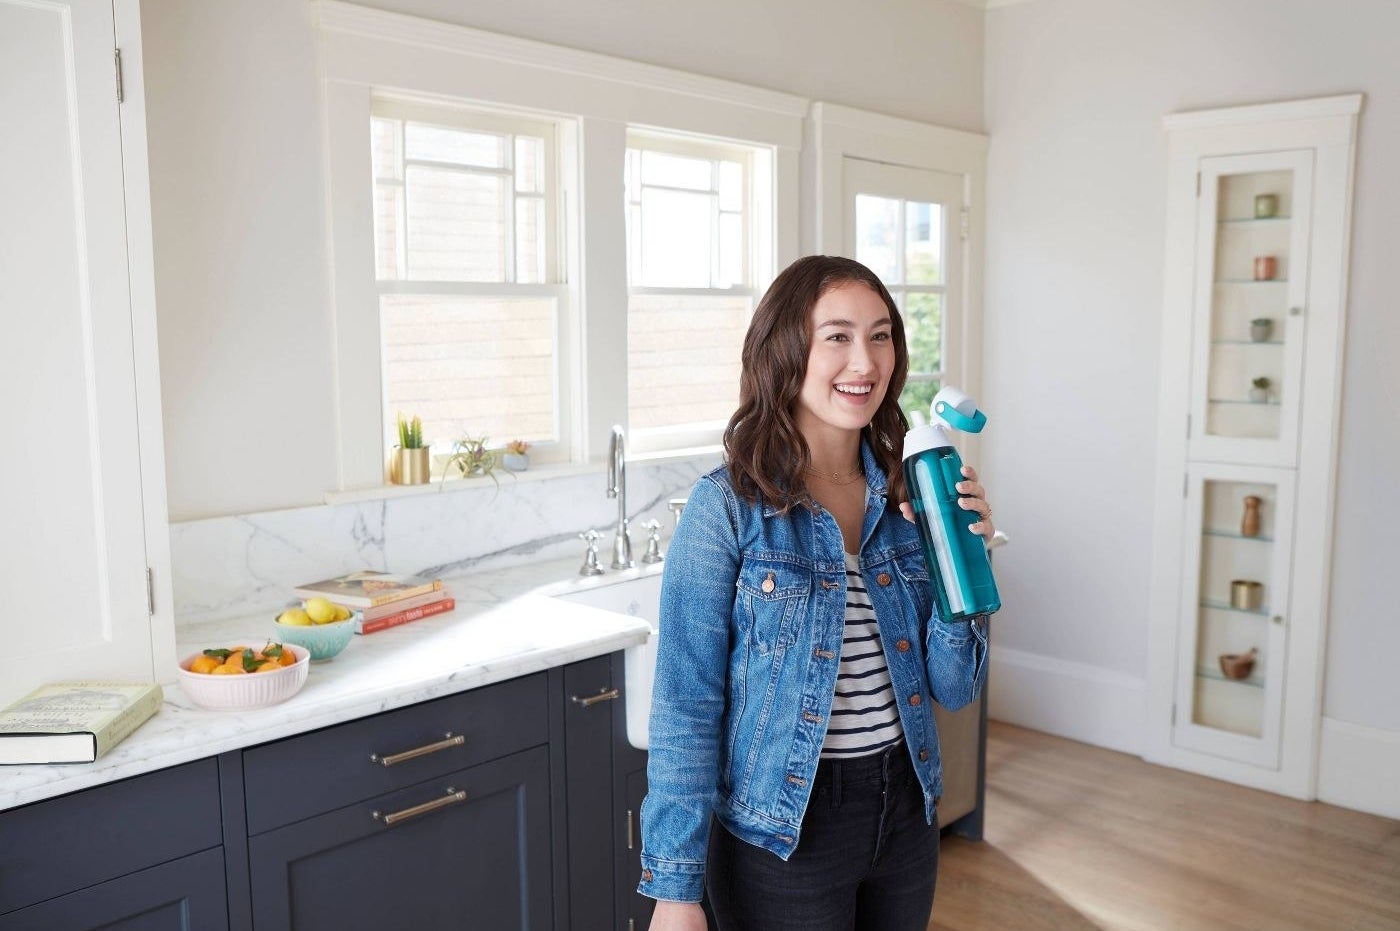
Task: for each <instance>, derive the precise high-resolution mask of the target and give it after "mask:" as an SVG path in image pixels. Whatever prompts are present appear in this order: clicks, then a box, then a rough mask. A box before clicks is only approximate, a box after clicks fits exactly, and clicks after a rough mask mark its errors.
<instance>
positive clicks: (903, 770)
mask: <svg viewBox="0 0 1400 931" xmlns="http://www.w3.org/2000/svg"><path fill="white" fill-rule="evenodd" d="M937 873H938V826H937V824H933V825H929V824H925V823H924V798H923V792H922V790H921V789H920V788H919V780H918V779H917V778H916V777H915V776H914V773H913V770H912V768H911V767H910V765H909V748H908V747H907V746H906V745H905V744H903V743H900V744H898V745H897V746H894V747H890V748H889V749H887V750H884V751H882V752H880V753H876V754H873V755H871V756H868V757H861V758H857V759H854V760H841V761H835V760H823V761H822V762H821V764H820V765H819V766H818V768H817V778H816V782H815V783H814V784H813V787H812V798H811V801H810V802H809V803H808V805H807V812H806V814H805V815H804V816H803V818H802V834H801V837H800V838H799V840H798V842H797V849H796V850H794V851H793V853H792V856H791V857H790V858H789V859H788V860H787V861H786V862H784V861H783V860H781V859H780V858H779V857H778V856H777V855H775V854H772V853H769V852H768V851H767V850H764V849H763V848H761V847H755V846H753V845H752V844H747V843H745V842H744V841H741V840H739V839H738V838H736V837H735V836H734V835H733V834H730V833H729V831H727V830H725V828H724V827H723V826H721V825H720V824H719V822H718V821H715V822H713V823H712V824H711V827H710V853H709V862H708V867H707V871H706V874H705V887H706V890H707V891H708V893H709V897H710V904H711V906H712V907H713V908H714V913H715V918H716V920H717V922H718V924H719V928H720V931H783V929H791V931H853V929H854V931H924V929H925V928H927V927H928V920H929V913H930V912H931V911H932V910H933V887H934V881H935V879H936V878H937Z"/></svg>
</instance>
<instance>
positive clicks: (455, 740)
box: [369, 731, 467, 766]
mask: <svg viewBox="0 0 1400 931" xmlns="http://www.w3.org/2000/svg"><path fill="white" fill-rule="evenodd" d="M443 737H444V739H442V740H439V741H438V742H437V743H431V744H424V745H423V746H421V747H415V748H414V749H412V750H405V751H403V752H402V753H391V754H389V755H388V756H380V755H379V754H377V753H371V754H370V755H369V761H370V762H371V763H378V764H380V765H381V766H393V765H394V764H395V763H402V762H403V761H404V760H411V759H414V758H415V757H420V756H427V755H428V754H429V753H437V752H438V751H439V750H448V749H450V748H452V747H460V746H461V745H462V744H464V743H466V742H467V738H465V737H463V736H462V735H461V734H458V735H456V736H455V737H454V736H453V735H452V732H451V731H448V732H447V733H446V734H445V735H443Z"/></svg>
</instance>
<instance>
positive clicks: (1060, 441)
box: [983, 0, 1400, 809]
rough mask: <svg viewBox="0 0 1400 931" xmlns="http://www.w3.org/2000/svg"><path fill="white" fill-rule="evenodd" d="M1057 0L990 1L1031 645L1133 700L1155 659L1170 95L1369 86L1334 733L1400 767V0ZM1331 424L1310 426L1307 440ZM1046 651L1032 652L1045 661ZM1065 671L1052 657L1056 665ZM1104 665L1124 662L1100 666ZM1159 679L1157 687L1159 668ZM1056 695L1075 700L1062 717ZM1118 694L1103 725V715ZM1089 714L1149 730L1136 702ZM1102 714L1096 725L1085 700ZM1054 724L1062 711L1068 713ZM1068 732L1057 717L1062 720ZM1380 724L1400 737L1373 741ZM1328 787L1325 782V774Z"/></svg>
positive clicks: (1302, 93)
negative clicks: (1152, 594)
mask: <svg viewBox="0 0 1400 931" xmlns="http://www.w3.org/2000/svg"><path fill="white" fill-rule="evenodd" d="M1342 6H1343V5H1338V4H1329V3H1317V2H1314V0H1234V2H1231V3H1219V2H1216V0H1174V2H1145V0H1134V2H1123V0H1037V2H1033V3H1029V4H1025V5H1017V6H1012V7H1007V8H1003V9H996V10H993V11H991V12H989V13H988V14H987V30H986V37H987V52H986V61H987V72H986V131H987V132H988V133H989V134H990V135H991V139H992V146H991V154H990V162H989V166H988V185H987V186H988V192H989V195H988V201H989V218H988V229H989V233H988V264H987V288H986V307H987V319H986V334H985V344H986V347H987V350H986V380H985V385H986V387H985V395H986V397H985V403H986V406H987V408H988V409H989V410H990V411H991V412H992V413H993V415H994V416H995V417H996V419H995V421H994V422H993V424H992V426H991V428H990V429H989V431H988V433H987V437H986V440H985V441H984V447H983V450H984V453H983V455H984V457H985V459H986V463H985V466H986V468H985V472H986V475H987V478H988V485H989V486H990V487H991V488H992V489H993V491H994V497H995V501H996V505H997V511H998V515H999V517H1000V518H1001V520H1002V522H1003V524H1004V525H1005V526H1006V528H1007V529H1008V531H1010V532H1012V533H1013V534H1014V541H1015V542H1014V545H1013V546H1011V547H1009V548H1008V549H1007V550H1005V551H1004V552H1003V554H1001V555H999V559H1000V560H1001V564H1002V565H1004V566H1005V567H1006V568H1005V569H1004V570H1003V571H1002V572H1000V573H999V575H1001V576H1004V578H1005V579H1006V588H1007V591H1005V592H1004V598H1005V601H1006V603H1007V605H1008V606H1007V608H1006V609H1005V610H1004V611H1003V612H1002V614H1001V615H999V616H998V619H997V620H998V629H997V640H998V643H1000V644H1001V645H1002V646H1003V647H1005V648H1007V649H1009V650H1010V651H1012V652H1011V653H1009V654H1007V655H1008V657H1009V658H1010V659H1011V660H1012V661H1013V665H1018V663H1017V662H1016V661H1018V660H1020V659H1024V657H1034V658H1035V660H1034V662H1031V663H1029V664H1028V665H1030V666H1037V665H1039V666H1042V667H1045V666H1048V667H1053V668H1055V669H1058V670H1059V671H1062V672H1063V671H1068V670H1073V669H1080V668H1081V667H1082V668H1085V669H1091V670H1094V673H1093V674H1092V675H1089V676H1087V678H1088V679H1094V678H1096V677H1097V678H1099V679H1101V680H1104V681H1111V682H1112V683H1113V685H1112V687H1111V688H1109V689H1106V690H1105V689H1103V688H1099V687H1098V686H1095V687H1092V688H1090V689H1088V690H1087V691H1084V692H1080V693H1078V694H1080V695H1081V696H1082V695H1084V694H1100V695H1102V694H1114V695H1117V696H1118V697H1119V699H1120V700H1122V701H1128V702H1130V701H1132V700H1133V696H1134V692H1135V690H1134V689H1133V688H1132V685H1131V684H1132V683H1133V682H1139V683H1141V682H1143V681H1145V677H1146V674H1147V659H1146V653H1147V589H1148V573H1149V567H1150V562H1151V559H1152V489H1153V479H1154V469H1155V462H1154V447H1155V442H1156V431H1157V424H1156V401H1155V391H1156V386H1157V377H1158V346H1157V335H1158V329H1159V325H1160V320H1161V313H1162V255H1163V247H1164V246H1163V227H1164V206H1165V172H1164V167H1165V151H1166V147H1165V135H1164V133H1163V130H1162V124H1161V119H1162V117H1163V116H1164V115H1165V114H1168V113H1173V112H1178V111H1183V110H1194V109H1201V108H1207V107H1216V106H1230V105H1239V104H1250V103H1261V102H1266V101H1272V100H1284V99H1293V98H1300V97H1313V96H1323V95H1328V94H1338V93H1344V92H1354V91H1362V92H1364V93H1365V94H1366V104H1365V107H1364V109H1363V111H1362V114H1361V122H1360V125H1361V131H1360V143H1359V147H1358V163H1357V172H1356V194H1355V212H1354V223H1353V241H1352V267H1351V291H1350V295H1351V296H1350V302H1349V304H1350V306H1349V311H1348V324H1347V326H1348V333H1347V347H1346V357H1345V371H1344V384H1343V392H1344V397H1343V417H1342V421H1343V422H1342V433H1341V461H1340V469H1339V476H1338V483H1337V489H1336V546H1335V554H1334V560H1335V561H1334V566H1333V574H1332V578H1333V583H1332V592H1331V609H1330V625H1331V626H1330V637H1329V640H1328V650H1327V660H1326V681H1327V685H1326V693H1325V699H1324V716H1325V718H1326V719H1327V720H1326V721H1325V722H1324V740H1323V754H1324V760H1323V772H1322V783H1323V786H1324V789H1325V788H1326V786H1327V784H1328V772H1329V765H1330V762H1329V759H1328V758H1327V754H1328V753H1329V749H1328V748H1329V746H1330V747H1334V748H1335V747H1338V746H1339V743H1338V742H1339V741H1342V740H1344V739H1350V738H1356V739H1364V738H1365V737H1367V736H1369V737H1371V738H1374V739H1375V741H1379V742H1382V743H1386V744H1387V746H1389V747H1391V749H1390V750H1388V751H1386V753H1385V754H1382V755H1383V756H1384V758H1385V759H1387V760H1389V761H1390V762H1389V764H1388V765H1390V766H1391V767H1392V769H1391V770H1390V772H1391V774H1392V781H1391V783H1390V785H1391V786H1392V787H1393V786H1394V785H1396V784H1400V676H1397V675H1395V672H1394V668H1395V663H1396V658H1397V657H1400V602H1397V599H1396V596H1395V591H1394V585H1393V583H1392V582H1391V580H1393V579H1394V577H1395V574H1396V568H1397V566H1400V537H1397V535H1396V533H1395V532H1394V528H1395V527H1397V526H1400V493H1397V490H1396V489H1397V481H1396V475H1397V474H1400V366H1397V365H1396V359H1397V358H1400V355H1397V348H1400V316H1397V314H1396V313H1395V311H1394V299H1393V290H1394V288H1393V283H1392V279H1393V278H1394V270H1393V265H1394V262H1393V259H1391V258H1390V256H1389V255H1388V254H1387V252H1388V250H1389V247H1390V245H1391V244H1392V243H1394V242H1395V241H1397V239H1400V188H1397V187H1396V185H1395V183H1394V181H1393V179H1392V178H1391V177H1390V175H1391V173H1392V172H1391V168H1392V167H1393V166H1394V165H1395V164H1397V163H1400V58H1397V57H1396V55H1395V51H1394V41H1395V37H1396V36H1400V5H1396V4H1395V3H1393V2H1392V0H1351V2H1348V3H1347V4H1345V5H1344V7H1345V14H1344V15H1343V13H1342V10H1341V7H1342ZM1306 441H1307V440H1306V438H1305V439H1304V442H1306ZM1020 665H1026V664H1020ZM1040 671H1041V672H1044V671H1045V670H1044V669H1041V670H1040ZM1100 684H1101V683H1100ZM1137 692H1138V693H1139V696H1140V689H1139V690H1137ZM1050 717H1052V718H1053V717H1054V714H1051V715H1050ZM1099 717H1105V718H1107V719H1108V720H1107V723H1103V722H1102V721H1101V722H1099V723H1098V724H1095V723H1093V722H1094V720H1095V719H1096V718H1099ZM1069 720H1070V719H1069V718H1067V716H1066V715H1065V714H1061V715H1060V716H1059V726H1060V728H1061V729H1064V728H1073V727H1079V728H1087V729H1090V730H1092V729H1093V728H1095V727H1099V728H1101V729H1100V730H1099V732H1098V733H1097V735H1094V734H1076V736H1081V737H1084V738H1085V739H1094V738H1095V736H1097V738H1098V742H1103V743H1108V744H1109V745H1119V746H1121V747H1122V748H1123V749H1129V750H1134V749H1137V747H1135V746H1132V742H1133V740H1134V739H1135V737H1134V735H1133V734H1132V733H1129V732H1126V731H1125V730H1124V728H1125V726H1126V725H1127V724H1128V723H1129V722H1131V720H1132V718H1131V715H1130V714H1127V713H1115V712H1114V711H1113V710H1111V709H1110V710H1109V711H1108V712H1107V713H1106V714H1105V711H1104V709H1102V708H1095V709H1093V710H1092V712H1091V713H1089V714H1085V715H1081V716H1079V718H1078V719H1077V721H1075V722H1074V723H1073V724H1070V723H1069ZM1086 721H1087V722H1089V723H1087V724H1086V723H1085V722H1086ZM1042 723H1043V722H1042ZM1050 729H1055V728H1050ZM1373 743H1374V741H1373ZM1391 793H1392V795H1394V794H1396V793H1394V792H1393V789H1392V790H1391ZM1324 797H1325V795H1324ZM1395 806H1396V808H1397V809H1400V799H1396V800H1395Z"/></svg>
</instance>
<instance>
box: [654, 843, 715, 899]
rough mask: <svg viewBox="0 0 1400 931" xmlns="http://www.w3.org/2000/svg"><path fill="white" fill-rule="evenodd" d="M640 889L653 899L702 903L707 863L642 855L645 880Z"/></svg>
mask: <svg viewBox="0 0 1400 931" xmlns="http://www.w3.org/2000/svg"><path fill="white" fill-rule="evenodd" d="M637 891H638V892H639V893H641V894H642V895H644V896H646V897H647V898H650V899H664V900H666V901H668V902H699V901H700V898H701V896H702V895H703V893H704V891H705V864H704V863H703V862H700V863H694V862H679V861H676V860H658V859H657V858H656V857H648V856H646V855H645V854H643V855H642V881H641V882H640V883H638V884H637Z"/></svg>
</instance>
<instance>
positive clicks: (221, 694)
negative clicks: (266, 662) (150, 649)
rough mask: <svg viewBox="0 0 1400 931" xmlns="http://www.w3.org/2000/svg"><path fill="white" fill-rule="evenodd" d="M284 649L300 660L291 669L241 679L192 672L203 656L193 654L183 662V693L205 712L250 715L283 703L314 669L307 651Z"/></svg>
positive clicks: (287, 646) (251, 673)
mask: <svg viewBox="0 0 1400 931" xmlns="http://www.w3.org/2000/svg"><path fill="white" fill-rule="evenodd" d="M250 642H251V641H250ZM284 648H285V649H288V650H291V651H292V655H294V656H295V657H296V658H297V661H296V662H295V663H293V664H292V665H290V666H284V667H282V668H281V669H276V670H273V671H271V672H250V673H247V674H246V675H241V676H239V675H233V676H214V675H209V674H207V673H199V672H190V663H192V662H194V661H195V660H196V659H198V658H199V657H200V656H201V655H202V654H200V653H192V654H190V655H189V656H186V657H185V658H184V659H182V660H181V661H180V669H179V673H178V681H179V683H180V691H182V692H184V693H185V696H186V697H187V698H189V700H190V701H192V702H194V703H195V704H196V705H198V706H199V707H201V708H203V709H205V710H206V711H250V710H252V709H254V708H266V707H268V706H269V705H275V704H277V703H279V702H284V701H286V700H287V699H289V698H291V697H292V696H293V695H295V694H296V693H297V692H299V691H301V687H302V686H303V685H305V684H306V674H307V671H308V670H310V668H311V653H310V651H308V650H307V649H306V647H302V646H297V645H296V644H286V645H284Z"/></svg>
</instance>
